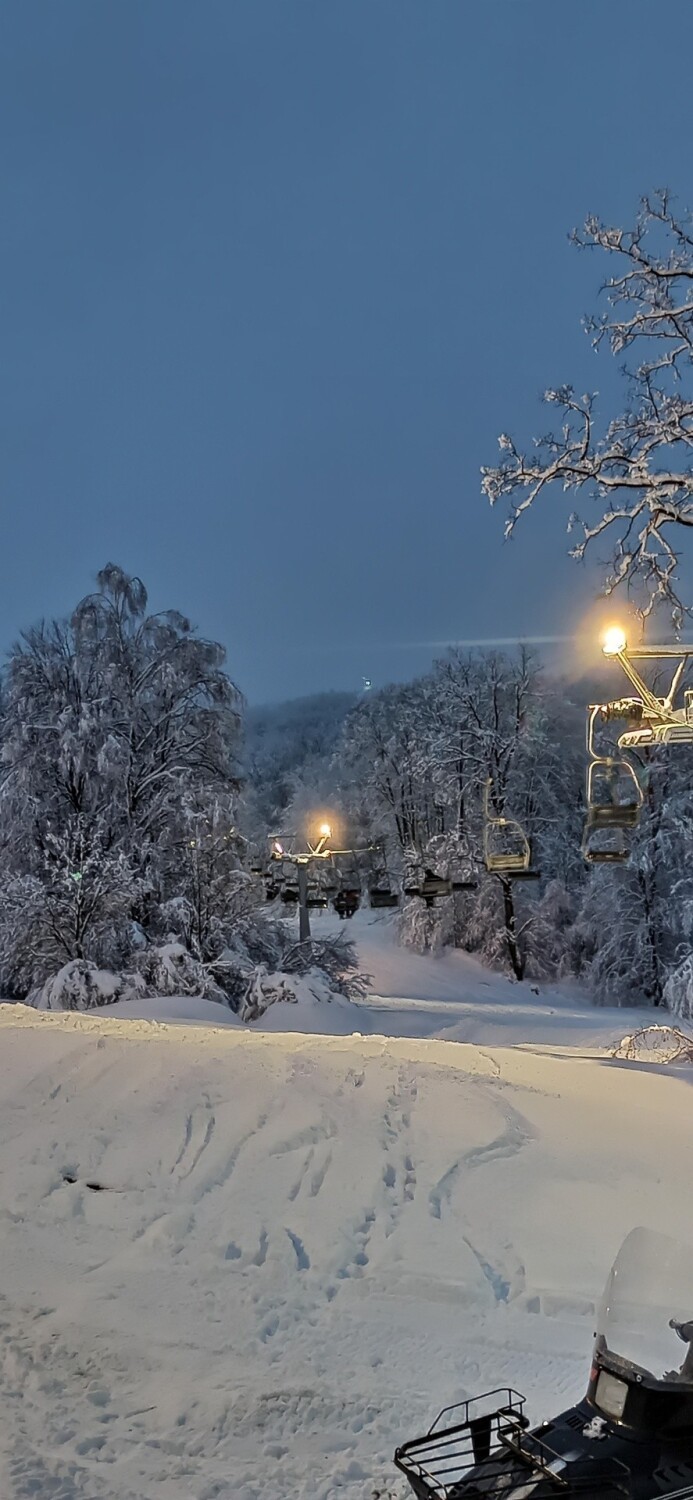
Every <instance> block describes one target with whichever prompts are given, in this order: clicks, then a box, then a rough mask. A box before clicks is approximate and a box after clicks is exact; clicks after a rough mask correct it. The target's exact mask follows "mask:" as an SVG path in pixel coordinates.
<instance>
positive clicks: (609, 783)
mask: <svg viewBox="0 0 693 1500" xmlns="http://www.w3.org/2000/svg"><path fill="white" fill-rule="evenodd" d="M602 651H603V653H604V655H605V656H606V657H607V658H608V659H609V660H611V661H617V662H618V664H619V666H620V667H621V668H622V670H623V672H624V673H625V675H626V677H627V678H628V681H629V683H630V685H631V687H633V688H635V696H634V697H629V698H615V699H612V700H611V701H610V702H608V703H590V704H589V706H588V709H587V784H586V804H587V816H586V819H585V828H584V833H583V837H582V854H583V858H584V859H585V860H586V861H587V863H588V864H625V862H626V861H627V860H628V859H629V858H630V846H629V841H628V835H629V833H631V832H632V831H634V830H635V829H636V828H637V826H638V824H639V822H640V818H641V815H642V809H643V805H644V801H645V799H644V796H643V789H642V782H641V775H639V774H638V772H639V769H640V770H641V763H640V761H639V756H638V751H640V750H648V749H651V748H653V747H655V746H658V745H663V746H667V747H670V746H677V745H691V744H693V689H691V688H684V691H683V703H682V704H681V703H680V704H679V706H678V707H675V703H676V698H677V695H678V693H679V688H680V687H681V681H682V678H683V675H684V672H685V670H686V666H687V664H688V662H689V660H690V658H691V657H693V645H676V644H674V645H667V646H645V645H641V646H630V645H629V644H628V641H627V639H626V634H625V631H623V630H622V629H621V628H620V626H616V625H615V626H612V627H611V628H610V629H609V630H607V631H606V634H605V636H604V640H603V642H602ZM672 660H673V661H676V663H677V665H676V668H675V670H674V675H673V677H672V679H671V683H670V686H669V691H668V693H667V694H666V695H665V696H664V697H661V698H660V697H658V696H657V695H656V694H655V693H653V692H652V690H651V688H649V687H648V686H647V683H646V682H645V680H644V678H643V677H642V675H641V673H640V671H639V670H638V668H637V667H636V666H635V663H636V662H640V661H659V662H665V661H672ZM615 719H624V720H625V722H626V727H625V729H624V730H623V731H622V732H621V733H620V734H619V735H618V736H617V740H616V744H617V747H618V750H619V751H620V752H621V754H620V755H614V754H610V753H602V752H600V751H599V750H598V749H597V746H596V744H595V732H596V729H597V726H598V724H599V723H600V722H601V723H608V722H610V721H612V720H615ZM634 762H635V764H634ZM603 832H606V833H616V834H617V835H618V836H619V837H618V840H617V842H616V843H607V844H603V843H595V842H593V835H595V834H599V833H603Z"/></svg>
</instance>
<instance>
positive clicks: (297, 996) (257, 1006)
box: [238, 964, 337, 1021]
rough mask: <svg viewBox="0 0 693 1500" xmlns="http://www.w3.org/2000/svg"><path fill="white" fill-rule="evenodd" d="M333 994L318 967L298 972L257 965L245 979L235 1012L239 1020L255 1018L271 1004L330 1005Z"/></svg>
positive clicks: (333, 997) (334, 992) (253, 1019)
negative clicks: (301, 1002) (268, 969)
mask: <svg viewBox="0 0 693 1500" xmlns="http://www.w3.org/2000/svg"><path fill="white" fill-rule="evenodd" d="M336 993H337V992H336V991H335V990H334V989H333V988H332V986H331V985H330V983H329V981H328V979H327V977H326V975H325V973H324V971H322V970H321V969H308V970H307V972H306V973H305V974H301V975H299V974H282V973H279V974H271V973H268V971H267V969H266V968H265V966H264V964H258V965H257V966H256V968H254V969H253V971H252V974H251V975H250V977H249V979H248V983H247V985H246V989H245V993H244V995H243V997H242V1000H241V1004H240V1006H239V1009H238V1014H239V1016H240V1018H241V1020H242V1021H257V1020H259V1019H260V1016H262V1015H264V1013H265V1011H266V1010H268V1009H269V1006H270V1005H277V1004H284V1005H287V1004H288V1005H296V1004H297V1003H298V1001H299V1000H303V1001H304V1002H305V1001H310V1000H314V1001H315V1000H317V1001H319V1002H321V1003H323V1004H325V1003H326V1004H329V1002H330V1000H334V999H335V998H336Z"/></svg>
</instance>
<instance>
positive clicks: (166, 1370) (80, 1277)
mask: <svg viewBox="0 0 693 1500" xmlns="http://www.w3.org/2000/svg"><path fill="white" fill-rule="evenodd" d="M383 941H384V940H383ZM424 962H425V961H424V960H421V959H417V960H416V965H415V973H416V976H417V981H418V980H419V979H420V976H421V975H422V974H423V973H424V972H425V970H424V969H422V967H421V965H422V964H424ZM428 962H429V965H430V966H431V974H432V984H433V983H434V982H439V981H438V980H436V969H435V961H433V960H429V961H428ZM392 963H393V966H399V967H398V968H397V973H398V974H401V971H402V965H403V960H402V958H401V955H399V954H396V955H395V956H394V957H393V959H392ZM446 972H447V971H446ZM479 1003H480V1006H481V1005H483V1003H484V1002H483V1000H482V1001H480V1002H479ZM17 1015H18V1019H17V1022H16V1024H13V1017H12V1015H11V1014H7V1013H5V1012H4V1010H3V1011H0V1043H1V1044H2V1046H3V1055H4V1057H6V1059H7V1066H6V1069H5V1070H3V1077H2V1080H0V1178H1V1180H2V1188H3V1190H2V1195H1V1198H0V1253H1V1256H2V1262H1V1263H2V1267H3V1277H2V1283H1V1294H0V1403H1V1407H2V1412H3V1421H2V1424H1V1425H0V1495H2V1497H3V1500H28V1497H32V1500H226V1497H228V1500H231V1497H233V1500H288V1497H291V1500H336V1497H340V1500H372V1497H373V1495H374V1492H376V1491H379V1492H380V1493H381V1494H382V1496H383V1500H384V1497H388V1500H395V1497H397V1500H399V1497H404V1495H405V1494H406V1493H407V1492H406V1489H405V1487H404V1486H403V1484H402V1483H401V1482H400V1481H399V1480H398V1478H397V1476H396V1471H395V1470H394V1468H393V1466H392V1461H391V1460H392V1452H393V1449H394V1447H395V1445H396V1443H397V1442H399V1441H401V1440H402V1439H403V1438H405V1437H406V1436H410V1435H413V1434H414V1433H415V1432H416V1431H417V1430H423V1429H425V1427H426V1426H427V1425H428V1424H429V1423H430V1421H431V1420H432V1418H433V1417H434V1416H435V1414H436V1412H437V1410H438V1409H439V1408H440V1407H442V1406H444V1405H447V1404H448V1403H449V1402H450V1401H453V1400H457V1399H463V1398H464V1397H466V1396H468V1395H472V1394H474V1393H475V1391H477V1390H479V1389H482V1390H483V1389H488V1388H492V1387H494V1386H498V1385H504V1384H509V1385H512V1386H515V1387H518V1388H519V1389H521V1390H523V1389H524V1390H525V1391H526V1394H527V1395H528V1397H529V1400H530V1414H531V1415H532V1416H534V1417H538V1416H540V1415H550V1414H551V1413H552V1412H553V1411H555V1410H557V1409H558V1408H559V1407H560V1405H561V1404H567V1403H568V1401H569V1400H570V1399H572V1398H573V1396H574V1395H576V1394H578V1393H579V1392H580V1391H581V1389H582V1387H583V1385H584V1379H585V1374H586V1370H587V1363H588V1359H589V1348H590V1341H591V1335H592V1327H593V1317H594V1305H595V1300H596V1298H597V1296H598V1294H599V1291H600V1288H601V1283H602V1281H603V1279H604V1276H605V1273H606V1270H607V1268H608V1264H609V1262H610V1260H611V1258H612V1255H613V1253H614V1251H615V1249H616V1248H617V1246H618V1243H619V1241H620V1239H621V1238H622V1236H623V1234H625V1233H626V1232H627V1230H628V1229H629V1228H630V1227H631V1226H632V1224H633V1223H635V1222H638V1221H645V1222H651V1223H657V1222H659V1223H663V1222H665V1221H666V1222H668V1224H669V1226H670V1227H671V1230H672V1232H673V1233H681V1234H686V1232H687V1224H686V1222H685V1221H686V1218H687V1214H688V1210H687V1208H686V1205H685V1203H682V1197H683V1195H681V1194H680V1191H679V1187H678V1184H679V1183H680V1181H681V1180H682V1179H683V1177H684V1174H685V1172H686V1170H687V1162H688V1161H689V1159H690V1148H691V1144H692V1142H691V1141H690V1140H689V1139H688V1135H687V1129H686V1128H685V1127H684V1126H683V1125H682V1121H683V1120H684V1119H685V1118H687V1116H686V1115H685V1111H684V1110H683V1108H682V1103H685V1102H686V1099H687V1096H685V1099H684V1098H683V1096H681V1095H680V1090H682V1089H683V1088H684V1087H685V1086H686V1085H685V1084H684V1083H683V1082H680V1081H679V1080H677V1078H676V1077H675V1076H674V1075H671V1076H669V1077H662V1076H661V1075H659V1074H657V1073H656V1071H655V1070H653V1071H652V1073H650V1074H648V1073H647V1072H643V1070H632V1071H631V1070H628V1069H624V1068H621V1069H618V1070H615V1069H612V1070H611V1071H607V1066H608V1065H605V1062H604V1060H603V1059H602V1058H600V1057H598V1056H596V1057H594V1058H589V1057H585V1056H584V1047H583V1049H582V1052H579V1051H578V1052H575V1053H571V1052H569V1051H563V1052H561V1051H560V1050H558V1049H552V1052H551V1053H549V1052H548V1051H546V1052H545V1053H542V1051H541V1049H537V1048H534V1049H532V1051H531V1052H529V1051H523V1050H518V1049H513V1048H512V1047H511V1048H500V1047H496V1048H491V1049H489V1046H488V1044H487V1043H485V1044H484V1047H483V1049H482V1048H480V1047H477V1046H459V1045H457V1044H456V1043H450V1042H442V1041H433V1042H427V1041H423V1042H422V1041H417V1040H416V1038H413V1039H407V1038H404V1039H403V1040H398V1039H392V1040H387V1041H383V1040H381V1039H378V1038H377V1037H369V1036H366V1037H363V1038H362V1037H353V1038H341V1037H337V1038H330V1037H316V1038H311V1037H304V1036H295V1037H291V1036H288V1035H281V1034H277V1035H267V1036H263V1035H261V1034H260V1035H258V1034H257V1033H254V1034H250V1035H248V1034H247V1033H243V1032H240V1033H239V1032H238V1031H236V1030H234V1029H229V1031H228V1032H225V1033H223V1034H219V1033H216V1032H209V1031H205V1030H204V1029H201V1030H199V1031H198V1032H197V1033H196V1032H195V1031H194V1030H192V1029H187V1028H181V1027H175V1028H171V1029H170V1030H167V1029H166V1028H161V1027H159V1028H157V1029H156V1031H154V1032H152V1031H148V1030H147V1028H146V1025H145V1026H144V1029H143V1031H141V1032H137V1033H135V1032H131V1031H129V1030H128V1027H127V1025H126V1023H122V1024H120V1026H119V1027H116V1028H115V1029H111V1030H109V1029H108V1023H107V1022H105V1023H103V1024H101V1026H100V1023H99V1021H94V1022H92V1021H91V1020H89V1021H88V1022H86V1023H85V1022H82V1021H80V1022H79V1023H75V1022H74V1020H73V1018H65V1019H64V1020H63V1019H62V1018H52V1017H45V1018H34V1019H33V1021H32V1022H31V1025H29V1024H26V1023H22V1020H21V1016H19V1013H17ZM518 1015H519V1019H518V1036H517V1038H516V1039H517V1040H518V1041H522V1039H523V1038H522V1031H521V1008H520V1010H519V1013H518ZM586 1025H587V1026H588V1027H591V1028H592V1031H593V1030H594V1026H595V1021H594V1017H593V1016H592V1015H590V1016H588V1018H587V1021H586ZM655 1122H656V1123H655ZM658 1133H661V1134H664V1135H665V1136H666V1140H667V1152H666V1154H665V1155H663V1154H662V1151H661V1147H660V1140H659V1139H658ZM90 1183H91V1184H92V1186H91V1188H90V1187H89V1185H88V1184H90ZM595 1224H598V1225H599V1235H598V1236H597V1235H595V1232H594V1228H595ZM688 1233H689V1234H690V1231H689V1230H688Z"/></svg>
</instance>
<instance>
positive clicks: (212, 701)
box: [0, 565, 241, 986]
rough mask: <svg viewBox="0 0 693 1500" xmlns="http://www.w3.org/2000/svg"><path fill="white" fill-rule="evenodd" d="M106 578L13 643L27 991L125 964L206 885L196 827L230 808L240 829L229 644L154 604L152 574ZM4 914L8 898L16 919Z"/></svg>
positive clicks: (17, 929) (8, 713)
mask: <svg viewBox="0 0 693 1500" xmlns="http://www.w3.org/2000/svg"><path fill="white" fill-rule="evenodd" d="M98 583H99V590H98V592H97V593H96V594H92V595H89V596H88V597H87V598H86V599H84V600H82V602H81V603H80V604H79V605H78V607H77V609H76V610H75V612H74V614H73V616H72V618H71V620H70V621H68V622H56V623H53V624H42V625H40V626H38V627H37V628H35V629H33V630H30V631H28V632H27V633H26V634H25V635H24V636H23V637H22V639H21V640H20V641H19V642H18V644H17V645H16V646H14V647H13V649H12V651H11V653H10V659H9V663H8V667H7V672H6V680H5V694H4V702H3V752H2V753H3V770H4V775H3V781H2V787H1V789H0V812H1V813H2V816H1V817H0V860H1V861H2V869H3V875H4V880H5V892H6V895H5V899H4V906H5V908H6V915H7V921H6V924H5V928H4V937H3V935H2V934H1V933H0V953H4V957H5V965H6V967H5V983H6V984H8V985H11V986H15V985H18V984H19V985H21V984H23V983H25V982H26V979H27V970H28V971H29V974H28V977H29V979H30V980H31V982H32V983H34V982H36V981H37V980H38V979H40V978H42V977H43V975H44V974H45V973H46V972H48V971H49V970H50V969H51V967H55V966H57V967H59V966H60V965H61V964H64V963H65V961H66V960H69V959H90V960H95V961H97V962H99V963H110V964H117V963H119V962H120V960H121V959H122V957H123V955H124V953H125V952H127V951H128V950H129V948H130V947H131V946H132V941H133V924H135V923H137V924H139V927H140V928H141V929H142V930H143V931H144V932H145V933H146V932H147V931H148V930H149V929H150V928H151V929H152V931H153V930H155V927H156V922H157V921H160V918H159V916H158V913H159V911H160V908H161V905H162V903H164V902H165V901H166V900H168V899H171V898H173V897H174V896H181V895H183V896H184V895H186V894H188V891H187V890H186V876H187V877H188V880H187V884H188V886H189V887H193V886H194V885H195V881H194V877H193V874H192V873H191V871H190V866H191V864H192V863H193V860H192V854H193V849H192V843H193V834H192V829H193V828H194V827H196V826H197V825H198V824H200V823H201V821H203V820H204V819H205V817H208V818H209V819H210V820H211V822H212V823H213V824H214V825H215V826H216V824H217V822H218V820H219V816H220V814H219V809H220V808H221V809H223V814H222V816H223V819H224V820H225V822H226V826H227V827H228V826H231V824H232V807H233V798H234V795H235V791H236V789H237V786H238V773H237V759H236V756H237V747H238V739H239V726H240V717H239V709H240V701H241V700H240V695H239V693H238V691H237V689H236V688H235V687H234V685H233V683H232V682H231V681H230V679H229V677H228V676H227V674H226V671H225V669H224V652H223V649H222V647H221V646H219V645H217V644H216V643H214V642H211V641H205V640H202V639H201V638H200V637H198V636H197V635H196V634H195V633H194V631H193V630H192V628H191V626H190V624H189V622H188V621H187V620H185V619H184V617H183V616H181V615H179V614H177V613H175V612H173V611H168V612H166V613H164V614H159V615H149V614H147V595H146V590H145V588H144V585H143V584H142V583H141V582H140V580H139V579H132V578H129V577H128V576H127V575H126V574H125V573H123V571H122V570H121V569H119V568H116V567H114V566H113V565H110V566H109V567H107V568H105V569H104V570H103V572H102V573H100V574H99V577H98ZM193 809H194V813H193ZM196 820H197V822H196ZM181 850H185V854H184V855H182V854H181ZM233 858H234V861H235V864H236V866H237V865H238V853H237V850H234V856H233ZM226 863H227V865H228V863H229V858H227V862H226ZM227 876H228V870H227ZM22 888H24V889H25V890H27V892H28V891H29V890H30V891H31V893H32V899H31V900H30V901H28V902H27V904H26V908H25V911H26V917H25V920H24V922H23V920H22V912H21V908H20V906H19V905H18V904H17V902H16V900H15V897H16V895H17V893H18V892H19V891H20V890H21V889H22ZM197 889H198V895H199V890H200V882H199V880H198V882H197ZM2 910H3V898H2V897H0V925H2ZM204 920H205V917H204V916H203V912H202V909H201V898H200V900H198V911H197V922H198V927H199V925H200V923H202V922H203V921H204ZM22 948H23V949H24V955H23V956H22ZM22 976H23V977H22Z"/></svg>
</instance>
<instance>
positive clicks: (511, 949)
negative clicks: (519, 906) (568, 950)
mask: <svg viewBox="0 0 693 1500" xmlns="http://www.w3.org/2000/svg"><path fill="white" fill-rule="evenodd" d="M501 886H502V888H503V916H504V918H505V941H506V943H507V945H508V957H509V959H510V964H511V967H512V971H513V974H514V975H515V978H516V979H524V977H525V961H524V955H523V953H522V950H521V948H520V945H519V943H518V940H517V927H516V923H515V901H514V897H513V887H512V881H511V880H503V879H502V880H501Z"/></svg>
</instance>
